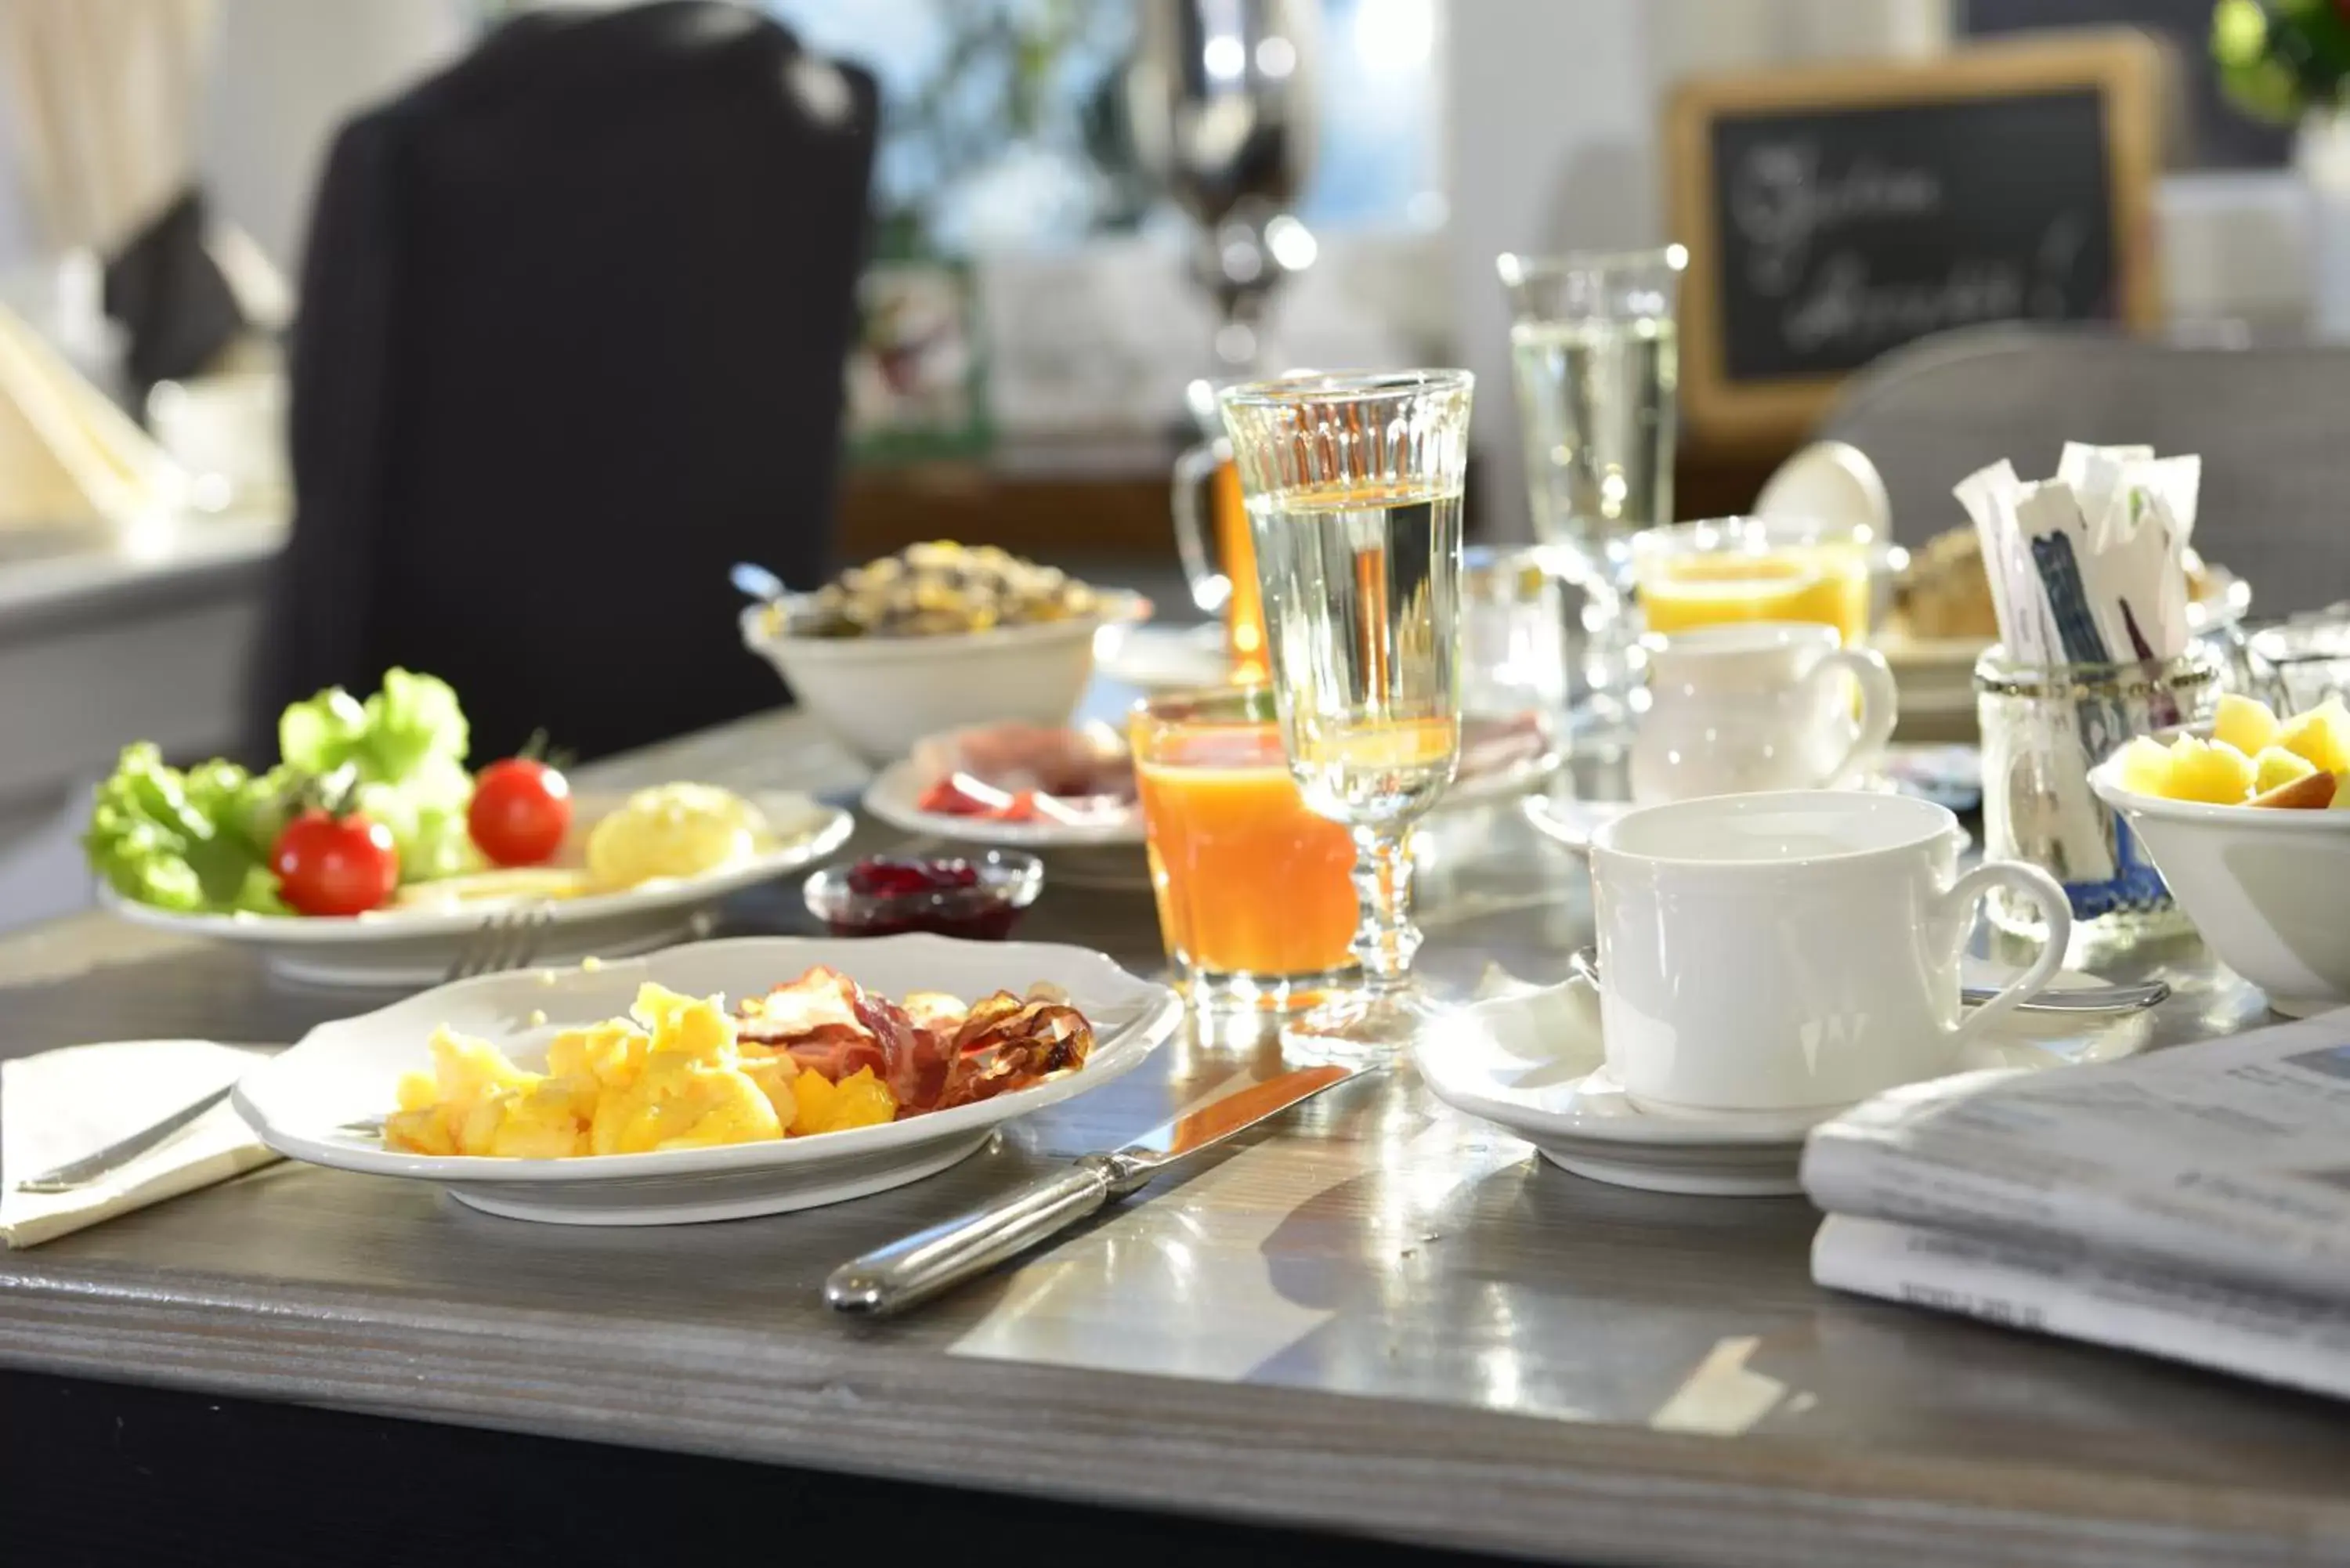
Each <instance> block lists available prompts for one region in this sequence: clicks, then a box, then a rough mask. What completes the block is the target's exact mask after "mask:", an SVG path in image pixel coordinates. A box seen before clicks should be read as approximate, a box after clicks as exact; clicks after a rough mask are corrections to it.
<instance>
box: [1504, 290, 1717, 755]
mask: <svg viewBox="0 0 2350 1568" xmlns="http://www.w3.org/2000/svg"><path fill="white" fill-rule="evenodd" d="M1688 263H1689V253H1688V252H1687V251H1685V250H1683V249H1682V248H1681V247H1680V246H1679V245H1668V246H1666V247H1664V248H1663V249H1661V250H1654V251H1629V252H1623V253H1617V254H1602V253H1596V252H1569V253H1567V254H1565V255H1557V256H1521V255H1509V254H1504V255H1503V256H1501V257H1500V258H1499V259H1498V260H1497V262H1496V263H1495V266H1496V268H1497V270H1498V271H1499V272H1500V273H1501V275H1502V283H1503V286H1504V287H1505V288H1507V289H1508V290H1509V294H1510V316H1511V321H1510V363H1511V369H1512V374H1513V380H1514V382H1515V384H1516V391H1517V399H1518V420H1519V423H1520V425H1521V427H1522V428H1523V435H1524V453H1525V464H1526V492H1527V497H1528V500H1529V501H1530V502H1531V504H1532V505H1533V509H1534V537H1535V538H1536V539H1537V540H1539V541H1541V542H1542V543H1543V544H1545V545H1555V546H1556V547H1558V549H1559V550H1560V551H1561V553H1562V556H1563V558H1564V562H1565V569H1566V570H1567V572H1568V573H1569V574H1570V580H1572V581H1574V582H1575V585H1576V586H1577V587H1581V588H1582V589H1583V590H1584V592H1585V593H1586V594H1587V595H1588V596H1589V598H1590V605H1589V607H1588V609H1587V611H1586V615H1585V617H1584V619H1585V623H1586V627H1587V628H1588V629H1589V631H1590V633H1591V638H1590V642H1589V644H1588V647H1587V649H1586V654H1585V668H1584V684H1585V685H1586V687H1587V688H1588V690H1589V691H1590V697H1589V700H1588V701H1589V709H1590V711H1589V713H1588V715H1587V718H1588V720H1589V722H1590V724H1591V726H1592V727H1593V728H1595V729H1597V730H1599V731H1602V732H1605V731H1607V730H1609V729H1611V728H1615V727H1618V726H1620V725H1621V724H1622V723H1624V722H1626V721H1627V709H1626V707H1625V701H1626V689H1627V685H1628V683H1629V680H1630V671H1631V658H1630V655H1631V649H1632V645H1633V642H1634V640H1635V639H1636V638H1637V636H1638V628H1637V627H1635V626H1633V625H1632V624H1631V617H1630V615H1629V613H1628V610H1627V606H1628V603H1629V597H1630V593H1631V588H1632V545H1631V540H1632V535H1635V534H1637V533H1638V532H1639V531H1640V530H1641V529H1643V528H1652V527H1656V526H1658V525H1659V524H1666V523H1669V522H1671V521H1672V518H1673V438H1674V431H1675V428H1676V420H1677V413H1676V410H1675V405H1674V389H1675V387H1676V386H1677V384H1678V383H1679V377H1680V352H1679V339H1678V336H1677V334H1676V331H1675V328H1674V320H1673V311H1674V306H1675V302H1676V298H1677V296H1678V295H1679V287H1680V275H1681V269H1682V268H1683V267H1684V266H1686V265H1688Z"/></svg>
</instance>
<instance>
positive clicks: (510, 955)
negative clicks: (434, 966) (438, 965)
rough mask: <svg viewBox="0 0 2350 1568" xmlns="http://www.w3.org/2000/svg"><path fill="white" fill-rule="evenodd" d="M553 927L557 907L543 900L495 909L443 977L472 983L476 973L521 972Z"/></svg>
mask: <svg viewBox="0 0 2350 1568" xmlns="http://www.w3.org/2000/svg"><path fill="white" fill-rule="evenodd" d="M554 924H555V907H554V906H553V905H551V904H548V903H546V902H545V901H544V900H542V901H540V902H537V903H533V904H516V905H515V906H513V907H512V908H509V909H498V910H495V911H494V912H492V914H491V915H490V917H489V918H488V919H485V920H484V921H483V922H482V923H481V924H480V925H478V926H475V927H474V928H473V934H472V935H471V936H469V937H467V938H466V939H465V945H464V946H463V947H461V948H459V949H458V950H457V956H456V957H455V958H453V959H451V960H450V961H449V968H448V970H447V971H445V972H444V973H443V974H442V976H441V978H442V981H444V982H445V981H452V980H471V979H473V977H474V976H475V975H477V974H498V973H502V972H503V971H506V970H510V969H521V968H523V967H524V966H525V965H526V964H528V963H529V962H530V961H531V960H533V959H535V958H536V957H537V956H538V950H539V948H540V947H541V946H542V945H543V944H544V943H545V942H546V932H547V929H548V928H549V927H551V926H553V925H554Z"/></svg>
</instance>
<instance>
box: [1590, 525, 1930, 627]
mask: <svg viewBox="0 0 2350 1568" xmlns="http://www.w3.org/2000/svg"><path fill="white" fill-rule="evenodd" d="M1884 550H1885V546H1884V545H1882V544H1881V543H1880V542H1879V541H1878V540H1877V536H1876V533H1875V531H1874V530H1873V529H1871V528H1869V527H1868V526H1867V525H1866V524H1842V523H1825V522H1815V521H1813V520H1810V519H1806V518H1793V517H1720V518H1715V519H1713V520H1712V521H1711V522H1705V523H1681V524H1675V525H1673V526H1672V527H1669V528H1649V529H1646V530H1644V531H1643V532H1641V533H1639V534H1638V535H1634V537H1633V540H1632V563H1633V575H1634V577H1635V579H1636V580H1637V581H1638V585H1639V590H1640V609H1641V613H1642V616H1643V617H1644V618H1645V619H1646V620H1647V622H1648V630H1650V631H1652V632H1664V633H1668V634H1669V633H1672V632H1676V631H1687V630H1689V629H1690V628H1693V627H1700V626H1720V625H1722V624H1723V623H1725V622H1730V621H1749V620H1777V621H1787V620H1794V621H1814V622H1817V623H1819V624H1821V625H1824V626H1832V627H1834V628H1836V632H1837V635H1838V636H1839V637H1841V638H1842V639H1843V640H1844V644H1845V646H1846V647H1847V648H1849V647H1852V646H1853V645H1854V644H1856V643H1858V642H1860V641H1861V640H1863V639H1866V637H1867V635H1868V619H1869V607H1870V601H1871V598H1872V597H1873V595H1874V592H1875V590H1874V587H1873V581H1872V578H1873V574H1874V570H1875V563H1876V561H1877V557H1878V556H1880V555H1882V554H1884Z"/></svg>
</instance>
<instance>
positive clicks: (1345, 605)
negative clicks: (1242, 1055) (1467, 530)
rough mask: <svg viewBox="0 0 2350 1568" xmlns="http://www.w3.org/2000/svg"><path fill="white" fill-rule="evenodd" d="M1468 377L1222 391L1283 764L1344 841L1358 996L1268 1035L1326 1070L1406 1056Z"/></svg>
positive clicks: (1373, 377)
mask: <svg viewBox="0 0 2350 1568" xmlns="http://www.w3.org/2000/svg"><path fill="white" fill-rule="evenodd" d="M1471 385H1472V381H1471V376H1470V374H1469V372H1467V371H1466V370H1406V371H1397V372H1390V373H1361V374H1346V375H1315V376H1297V377H1290V378H1285V379H1281V380H1275V381H1256V382H1251V383H1248V384H1245V385H1243V386H1238V387H1232V388H1229V389H1226V390H1225V391H1224V392H1223V393H1222V403H1223V410H1224V425H1225V428H1226V429H1227V430H1228V431H1230V432H1231V434H1232V453H1233V456H1234V457H1235V458H1236V459H1237V461H1238V462H1239V464H1240V474H1241V493H1242V495H1243V497H1244V498H1245V500H1246V503H1247V506H1248V512H1249V519H1250V524H1251V529H1252V532H1253V535H1254V538H1255V542H1256V559H1257V572H1258V576H1259V578H1260V581H1261V585H1262V587H1263V593H1264V609H1265V626H1266V630H1267V632H1268V634H1269V637H1268V640H1269V643H1270V646H1271V651H1272V654H1273V660H1272V662H1273V689H1274V701H1275V704H1276V707H1277V710H1278V711H1279V713H1280V717H1281V729H1282V743H1283V749H1284V751H1285V752H1286V753H1287V754H1288V757H1289V768H1290V772H1291V774H1292V775H1293V776H1294V777H1295V779H1296V781H1297V785H1298V790H1299V793H1300V794H1303V795H1304V796H1305V804H1306V805H1307V807H1308V808H1309V809H1311V810H1313V811H1315V812H1316V813H1318V814H1319V815H1323V816H1326V817H1329V818H1331V819H1332V820H1333V821H1336V822H1339V823H1343V824H1345V825H1346V826H1347V829H1348V831H1349V833H1350V834H1351V835H1352V836H1353V838H1354V842H1355V851H1356V864H1355V887H1356V892H1357V898H1359V900H1360V902H1361V904H1362V914H1363V919H1362V925H1361V928H1360V929H1359V930H1358V931H1357V933H1356V937H1355V943H1354V952H1355V956H1356V958H1357V961H1359V962H1360V964H1361V966H1362V975H1363V978H1362V984H1361V987H1360V989H1359V990H1357V991H1355V992H1349V993H1347V994H1346V995H1344V996H1341V997H1338V998H1336V999H1335V1000H1333V1001H1331V1002H1326V1003H1325V1004H1324V1005H1322V1006H1321V1007H1317V1008H1315V1010H1314V1011H1313V1012H1309V1013H1307V1014H1305V1016H1304V1017H1303V1018H1301V1019H1299V1020H1298V1021H1296V1022H1295V1023H1292V1024H1291V1025H1290V1026H1289V1027H1288V1028H1287V1029H1286V1030H1284V1037H1285V1038H1287V1039H1289V1040H1292V1041H1293V1042H1295V1043H1297V1044H1303V1045H1305V1046H1307V1047H1308V1048H1311V1049H1315V1050H1318V1051H1321V1052H1323V1053H1324V1054H1330V1055H1335V1056H1349V1057H1357V1058H1378V1057H1385V1056H1388V1055H1391V1054H1394V1053H1395V1052H1396V1051H1397V1050H1398V1049H1399V1048H1400V1047H1401V1046H1403V1045H1405V1044H1408V1043H1409V1041H1410V1040H1411V1038H1412V1037H1413V1036H1414V1035H1415V1034H1416V1033H1419V1030H1420V1028H1421V1027H1422V1026H1423V1025H1424V1023H1426V1021H1427V1019H1428V1017H1429V1015H1430V1011H1431V1010H1430V1004H1429V1002H1427V1000H1426V999H1425V998H1424V997H1422V996H1421V995H1420V994H1419V992H1418V991H1417V990H1416V989H1415V988H1414V986H1413V984H1412V981H1411V974H1410V970H1411V959H1412V954H1413V953H1414V952H1415V951H1417V950H1418V949H1419V930H1418V929H1417V928H1415V927H1414V926H1413V924H1412V921H1411V857H1410V855H1409V853H1408V852H1407V849H1406V839H1407V838H1408V836H1409V833H1410V830H1411V826H1412V824H1413V823H1414V822H1415V821H1417V820H1418V819H1419V817H1420V816H1422V815H1425V814H1426V812H1427V811H1428V809H1429V807H1430V806H1431V805H1434V804H1435V803H1436V801H1437V798H1438V797H1439V796H1440V795H1441V794H1443V793H1444V790H1445V788H1446V786H1447V785H1449V784H1451V782H1452V774H1453V770H1454V768H1455V767H1456V766H1457V765H1458V763H1459V761H1460V755H1461V671H1460V637H1461V628H1460V597H1461V477H1462V472H1463V470H1464V469H1465V467H1466V463H1467V457H1468V451H1469V403H1470V394H1471Z"/></svg>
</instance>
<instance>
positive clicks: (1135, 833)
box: [864, 758, 1142, 849]
mask: <svg viewBox="0 0 2350 1568" xmlns="http://www.w3.org/2000/svg"><path fill="white" fill-rule="evenodd" d="M921 800H922V777H921V774H919V773H917V772H916V771H915V769H914V763H913V760H912V759H911V758H900V759H899V760H898V761H897V762H894V763H890V764H889V766H888V767H886V768H883V769H882V770H881V771H880V772H879V773H878V774H874V775H873V782H872V783H871V784H867V785H866V786H865V800H864V805H865V809H866V810H867V811H869V812H871V813H872V814H873V815H876V816H878V817H879V818H880V819H881V820H882V821H884V822H886V823H888V824H889V826H892V827H899V828H903V829H905V831H907V832H908V833H926V834H929V835H931V836H933V837H937V838H952V839H957V840H960V841H961V842H962V843H965V844H992V845H996V846H1001V847H1003V848H1006V849H1063V848H1071V847H1075V846H1080V845H1103V844H1140V843H1141V842H1142V810H1141V808H1140V807H1139V806H1137V807H1134V808H1132V809H1130V810H1128V811H1123V812H1120V813H1118V815H1115V816H1110V817H1106V818H1104V819H1103V820H1102V821H1100V822H1097V823H1085V824H1078V823H1071V822H1004V821H1001V820H999V819H998V818H995V817H992V816H955V815H950V814H949V813H946V812H942V811H924V810H923V809H922V806H921Z"/></svg>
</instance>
